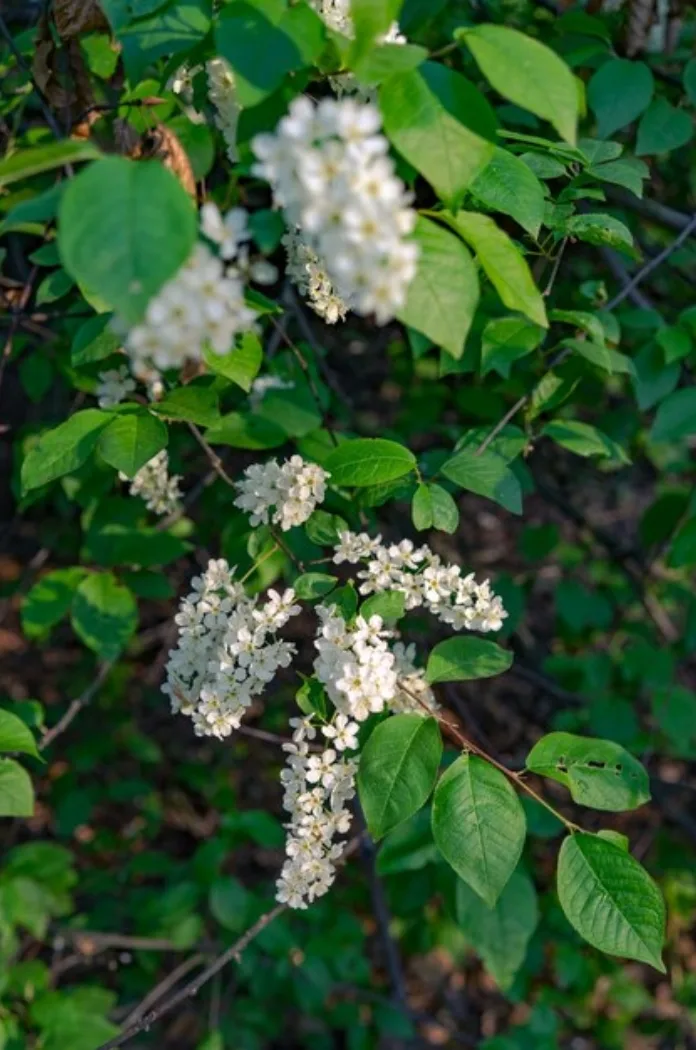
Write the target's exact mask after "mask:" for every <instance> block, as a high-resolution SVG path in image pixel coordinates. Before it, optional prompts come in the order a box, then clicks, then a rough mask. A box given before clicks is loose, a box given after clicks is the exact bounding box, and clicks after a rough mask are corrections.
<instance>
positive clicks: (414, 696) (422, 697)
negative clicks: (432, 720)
mask: <svg viewBox="0 0 696 1050" xmlns="http://www.w3.org/2000/svg"><path fill="white" fill-rule="evenodd" d="M392 652H393V653H394V666H395V668H396V673H397V675H398V679H397V689H396V694H395V695H394V697H393V698H392V700H391V701H390V702H389V707H390V710H391V711H392V712H393V713H394V714H415V715H423V716H425V715H427V714H428V712H431V713H432V714H434V713H435V712H437V711H438V710H439V706H440V705H439V704H438V702H437V700H436V699H435V694H434V693H433V691H432V689H431V688H430V686H429V685H428V683H427V682H426V680H425V670H424V669H423V668H422V667H416V664H415V662H414V656H415V653H416V647H415V645H413V644H411V645H404V644H403V642H396V643H395V645H394V646H393V648H392Z"/></svg>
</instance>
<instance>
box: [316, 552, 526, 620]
mask: <svg viewBox="0 0 696 1050" xmlns="http://www.w3.org/2000/svg"><path fill="white" fill-rule="evenodd" d="M339 539H340V543H339V544H338V545H337V547H336V550H335V553H334V557H333V560H334V562H335V563H336V565H340V564H341V563H342V562H349V563H350V564H351V565H355V564H356V563H358V562H364V563H365V568H364V569H362V570H361V571H360V572H358V579H359V580H362V583H361V584H360V587H359V590H360V593H361V594H372V593H374V592H381V591H402V592H403V594H404V595H405V597H406V608H407V609H415V608H417V607H418V606H421V605H424V606H425V607H426V608H427V609H429V610H430V611H431V612H432V613H434V614H435V616H437V617H438V618H439V619H440V620H442V621H443V623H446V624H449V625H450V626H452V627H453V628H454V629H455V631H461V630H462V629H466V630H468V631H484V632H486V631H499V630H500V629H501V627H502V626H503V620H504V619H505V618H506V616H507V613H506V612H505V609H504V608H503V603H502V601H501V599H500V598H499V597H498V596H497V595H495V594H493V593H492V591H491V587H490V583H489V581H488V580H484V581H483V583H477V582H476V579H475V577H474V574H473V573H469V574H468V575H467V576H462V574H461V569H460V567H459V566H458V565H451V564H447V563H443V562H442V560H441V559H440V557H439V555H437V554H434V553H433V551H431V549H430V548H429V547H428V546H427V545H425V544H424V545H423V546H422V547H414V545H413V543H412V542H411V540H402V541H401V542H400V543H393V544H391V545H389V546H386V545H385V544H383V543H382V538H381V536H377V537H376V538H374V539H373V538H371V537H370V536H368V535H367V534H366V533H364V532H362V533H354V532H342V533H341V534H340V536H339Z"/></svg>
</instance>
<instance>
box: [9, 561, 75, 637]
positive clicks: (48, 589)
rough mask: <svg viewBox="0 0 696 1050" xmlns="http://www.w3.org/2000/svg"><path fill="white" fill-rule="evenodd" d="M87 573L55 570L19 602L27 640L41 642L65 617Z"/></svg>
mask: <svg viewBox="0 0 696 1050" xmlns="http://www.w3.org/2000/svg"><path fill="white" fill-rule="evenodd" d="M86 572H87V570H86V569H83V568H81V567H80V566H77V565H75V566H73V567H72V568H70V569H54V571H53V572H48V573H46V575H45V576H42V577H41V579H40V580H38V581H37V582H36V583H35V584H34V586H33V587H32V588H31V590H30V591H29V592H28V593H27V595H26V596H25V598H24V601H23V602H22V614H21V615H22V630H23V631H24V633H25V634H26V635H27V637H28V638H40V637H41V636H42V635H45V634H47V633H48V632H49V631H50V629H51V627H53V626H55V624H57V623H59V621H60V620H62V619H63V617H64V616H67V615H68V613H69V611H70V606H71V604H72V600H73V595H74V593H75V591H76V590H77V587H78V586H79V584H80V583H81V581H82V580H83V579H84V577H85V575H86Z"/></svg>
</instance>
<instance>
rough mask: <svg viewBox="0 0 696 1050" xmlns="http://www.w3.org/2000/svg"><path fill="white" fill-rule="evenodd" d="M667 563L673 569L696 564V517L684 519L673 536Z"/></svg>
mask: <svg viewBox="0 0 696 1050" xmlns="http://www.w3.org/2000/svg"><path fill="white" fill-rule="evenodd" d="M669 564H670V566H671V567H672V568H674V569H682V568H684V566H685V565H696V518H691V519H690V520H689V521H685V522H684V524H683V525H682V527H681V528H680V529H679V531H678V532H677V534H676V536H675V537H674V540H673V541H672V549H671V551H670V552H669Z"/></svg>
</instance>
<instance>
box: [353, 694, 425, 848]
mask: <svg viewBox="0 0 696 1050" xmlns="http://www.w3.org/2000/svg"><path fill="white" fill-rule="evenodd" d="M441 757H442V738H441V736H440V727H439V725H438V722H437V719H435V718H423V717H422V716H421V715H418V714H403V715H393V716H392V717H391V718H387V719H386V720H385V721H384V722H381V723H380V724H379V725H378V726H377V727H376V728H375V729H374V730H373V731H372V733H371V734H370V737H369V739H368V741H367V744H366V745H365V747H364V748H363V749H362V751H361V752H360V768H359V770H358V792H359V796H360V804H361V805H362V808H363V811H364V813H365V819H366V820H367V827H368V830H369V832H370V834H371V835H372V836H373V838H376V839H380V838H382V836H383V835H386V833H387V832H388V831H391V829H392V828H395V827H396V826H397V824H401V823H402V822H403V821H404V820H408V818H409V817H412V816H413V814H414V813H416V812H417V811H418V810H419V809H420V808H421V806H422V805H424V804H425V802H426V801H427V799H428V796H429V795H430V792H431V791H432V789H433V784H434V783H435V778H436V777H437V771H438V767H439V765H440V759H441Z"/></svg>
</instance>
